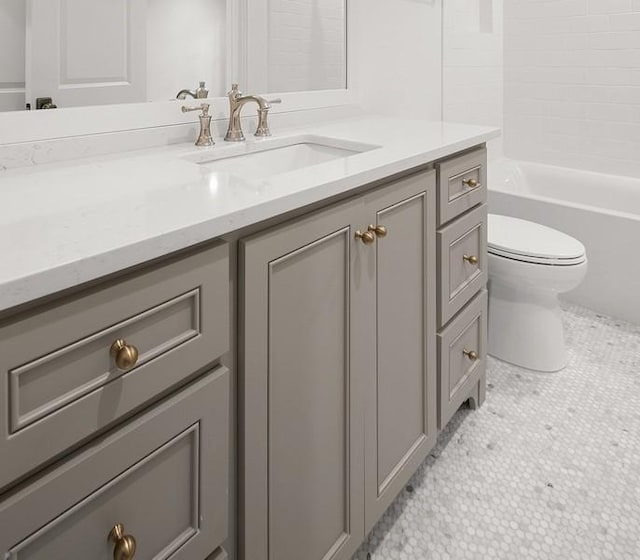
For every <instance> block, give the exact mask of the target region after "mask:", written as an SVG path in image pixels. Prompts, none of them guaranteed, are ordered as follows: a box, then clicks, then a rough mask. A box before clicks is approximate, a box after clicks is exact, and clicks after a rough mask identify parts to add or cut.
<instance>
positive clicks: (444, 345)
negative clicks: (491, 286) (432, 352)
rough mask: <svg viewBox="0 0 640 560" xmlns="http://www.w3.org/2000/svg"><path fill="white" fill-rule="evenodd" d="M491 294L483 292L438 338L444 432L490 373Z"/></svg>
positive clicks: (439, 387)
mask: <svg viewBox="0 0 640 560" xmlns="http://www.w3.org/2000/svg"><path fill="white" fill-rule="evenodd" d="M486 355H487V291H486V290H482V291H481V292H480V293H479V294H478V295H477V296H476V297H475V298H474V299H473V301H471V302H470V303H469V305H468V306H467V307H465V308H464V309H463V310H462V311H461V312H460V314H459V315H458V316H457V317H456V318H455V319H454V320H453V321H452V322H451V324H450V325H449V326H448V327H447V328H446V329H444V330H443V331H442V332H441V333H439V334H438V372H439V378H438V391H439V395H440V399H439V400H438V426H439V428H440V429H442V428H444V427H445V426H446V425H447V422H449V420H450V419H451V417H452V416H453V415H454V414H455V412H456V411H457V410H458V408H459V407H460V405H461V404H462V403H463V402H464V401H465V400H466V399H467V398H468V397H469V393H470V392H471V390H472V389H473V386H474V385H475V384H476V383H477V382H478V380H479V379H480V377H481V376H482V375H483V374H484V372H485V370H486V365H487V360H486Z"/></svg>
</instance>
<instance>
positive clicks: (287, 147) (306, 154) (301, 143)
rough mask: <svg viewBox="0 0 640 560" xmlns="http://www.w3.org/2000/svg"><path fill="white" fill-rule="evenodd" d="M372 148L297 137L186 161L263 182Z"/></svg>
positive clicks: (217, 150) (221, 150)
mask: <svg viewBox="0 0 640 560" xmlns="http://www.w3.org/2000/svg"><path fill="white" fill-rule="evenodd" d="M375 148H378V146H374V145H371V144H363V143H359V142H352V141H347V140H340V139H337V138H327V137H319V136H298V137H291V138H274V139H267V140H262V141H258V142H248V143H247V144H242V145H229V146H221V147H218V146H216V147H214V148H212V149H211V150H208V151H207V154H200V155H196V156H194V157H190V158H189V159H190V160H191V161H195V163H198V164H200V165H202V166H204V167H206V168H207V169H209V170H211V171H214V172H223V173H232V174H234V175H239V176H242V177H244V178H249V179H264V178H265V177H271V176H273V175H279V174H280V173H288V172H290V171H295V170H298V169H303V168H305V167H310V166H312V165H318V164H321V163H326V162H329V161H333V160H338V159H346V158H349V157H352V156H355V155H358V154H361V153H363V152H367V151H369V150H373V149H375Z"/></svg>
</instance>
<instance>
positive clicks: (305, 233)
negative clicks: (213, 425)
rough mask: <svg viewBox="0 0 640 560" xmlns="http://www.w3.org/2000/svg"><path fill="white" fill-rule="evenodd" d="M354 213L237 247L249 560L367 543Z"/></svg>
mask: <svg viewBox="0 0 640 560" xmlns="http://www.w3.org/2000/svg"><path fill="white" fill-rule="evenodd" d="M363 212H364V205H363V203H362V201H361V200H356V201H352V202H347V203H343V204H340V205H338V206H334V207H331V208H329V209H327V210H323V211H320V212H317V213H314V214H312V215H311V216H309V217H305V218H303V219H301V220H296V221H294V222H293V223H288V224H285V225H282V226H277V227H275V228H274V229H271V230H269V231H266V232H263V233H260V234H258V235H256V236H254V237H251V238H248V239H245V240H243V241H242V242H241V243H240V266H241V269H240V281H241V282H242V285H241V288H240V294H241V302H240V305H241V307H240V310H239V312H240V322H241V336H240V352H239V356H240V360H239V361H240V378H239V384H240V386H239V391H240V399H239V404H240V418H242V419H243V420H242V421H243V424H244V425H243V426H242V428H241V434H240V442H239V446H240V463H241V475H240V481H241V482H240V488H241V489H240V503H239V509H240V519H239V525H240V527H243V528H244V534H241V538H240V549H241V551H242V552H241V554H242V557H243V558H245V559H246V560H249V559H251V560H267V559H269V560H299V559H300V558H306V559H307V560H323V559H325V560H343V559H345V560H346V559H349V558H351V555H352V554H353V553H354V552H355V550H356V549H357V547H358V546H359V544H360V542H361V541H362V539H363V538H364V533H363V531H364V527H363V523H362V517H363V504H364V497H363V480H362V479H363V476H362V473H363V465H362V461H363V450H362V445H363V423H362V397H361V395H362V388H361V387H362V380H363V374H364V372H363V363H362V360H361V359H359V356H361V355H362V353H363V352H365V351H366V342H367V341H366V337H365V336H363V333H362V332H361V331H359V329H358V325H359V318H360V316H361V315H362V314H364V313H366V312H367V305H366V304H367V302H366V295H367V293H365V292H364V291H363V290H361V289H359V288H361V287H362V286H363V285H366V278H365V273H366V271H367V269H369V268H370V266H371V264H370V263H372V252H371V251H370V250H369V247H365V246H364V245H363V244H361V243H355V242H354V232H355V231H356V230H357V228H358V227H362V224H363V218H364V214H363Z"/></svg>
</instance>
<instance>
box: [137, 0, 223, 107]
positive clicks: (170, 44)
mask: <svg viewBox="0 0 640 560" xmlns="http://www.w3.org/2000/svg"><path fill="white" fill-rule="evenodd" d="M225 50H226V0H190V2H189V7H188V8H186V7H185V5H184V2H176V1H175V0H150V1H149V2H148V3H147V99H148V100H150V101H163V100H169V99H174V98H175V96H176V93H178V91H179V90H181V89H190V90H194V89H196V88H197V87H198V82H200V81H205V82H207V88H208V89H209V95H210V96H212V97H213V96H218V95H224V94H225V93H226V91H227V90H228V89H229V85H230V84H227V83H226V55H225Z"/></svg>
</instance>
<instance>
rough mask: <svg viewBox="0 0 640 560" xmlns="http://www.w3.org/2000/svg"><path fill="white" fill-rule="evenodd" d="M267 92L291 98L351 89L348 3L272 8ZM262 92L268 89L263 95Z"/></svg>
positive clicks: (295, 2) (277, 2)
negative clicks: (297, 93)
mask: <svg viewBox="0 0 640 560" xmlns="http://www.w3.org/2000/svg"><path fill="white" fill-rule="evenodd" d="M267 17H268V20H267V22H265V23H266V25H267V29H268V41H267V43H266V45H263V46H262V48H263V49H266V50H267V68H268V75H267V87H266V89H265V90H264V91H273V92H289V91H312V90H318V89H341V88H344V87H345V84H346V72H347V71H346V64H345V56H346V54H345V53H346V29H345V9H344V0H323V2H321V3H320V2H317V1H316V0H271V1H270V2H269V10H268V16H267ZM259 91H263V89H259Z"/></svg>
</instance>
